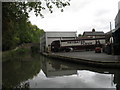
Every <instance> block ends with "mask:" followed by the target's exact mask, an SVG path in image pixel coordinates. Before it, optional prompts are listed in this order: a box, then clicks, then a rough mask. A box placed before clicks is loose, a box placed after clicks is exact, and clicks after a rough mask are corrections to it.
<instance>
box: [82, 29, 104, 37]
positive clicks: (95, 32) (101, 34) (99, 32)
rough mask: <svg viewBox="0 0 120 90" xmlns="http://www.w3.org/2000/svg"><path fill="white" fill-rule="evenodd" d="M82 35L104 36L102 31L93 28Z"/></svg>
mask: <svg viewBox="0 0 120 90" xmlns="http://www.w3.org/2000/svg"><path fill="white" fill-rule="evenodd" d="M83 36H85V37H89V38H102V37H105V34H104V32H103V31H95V29H93V30H92V31H85V32H84V33H83Z"/></svg>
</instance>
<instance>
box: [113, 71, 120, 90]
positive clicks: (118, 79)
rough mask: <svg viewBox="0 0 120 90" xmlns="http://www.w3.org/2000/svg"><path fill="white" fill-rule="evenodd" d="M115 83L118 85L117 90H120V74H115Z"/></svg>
mask: <svg viewBox="0 0 120 90" xmlns="http://www.w3.org/2000/svg"><path fill="white" fill-rule="evenodd" d="M114 83H115V84H116V90H120V73H119V72H117V73H114Z"/></svg>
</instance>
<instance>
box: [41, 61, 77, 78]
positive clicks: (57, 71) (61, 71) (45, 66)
mask: <svg viewBox="0 0 120 90" xmlns="http://www.w3.org/2000/svg"><path fill="white" fill-rule="evenodd" d="M42 70H43V72H44V73H45V75H46V76H47V77H53V76H63V75H73V74H77V70H74V69H73V68H71V67H68V66H66V65H63V64H60V63H59V62H55V61H48V60H47V61H46V60H44V62H42Z"/></svg>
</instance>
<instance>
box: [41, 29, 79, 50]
mask: <svg viewBox="0 0 120 90" xmlns="http://www.w3.org/2000/svg"><path fill="white" fill-rule="evenodd" d="M76 36H77V35H76V31H70V32H68V31H64V32H61V31H59V32H57V31H47V32H45V33H44V35H43V36H42V37H40V51H41V52H45V51H47V49H48V46H49V45H51V43H52V41H55V40H70V39H75V38H76Z"/></svg>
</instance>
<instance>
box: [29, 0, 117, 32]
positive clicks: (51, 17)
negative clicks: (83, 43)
mask: <svg viewBox="0 0 120 90" xmlns="http://www.w3.org/2000/svg"><path fill="white" fill-rule="evenodd" d="M118 1H119V0H71V2H70V4H71V5H70V6H68V7H66V8H64V12H60V10H57V9H55V11H54V12H53V13H52V14H50V13H49V12H48V13H44V16H45V18H43V19H41V17H35V16H34V15H33V13H31V14H30V21H31V22H32V24H36V25H37V26H38V27H39V28H42V29H44V30H45V31H77V32H78V33H83V32H84V31H86V30H92V28H95V29H96V30H97V31H99V30H100V31H104V32H107V31H109V23H110V22H112V26H113V28H114V19H115V16H116V15H117V12H118Z"/></svg>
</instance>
